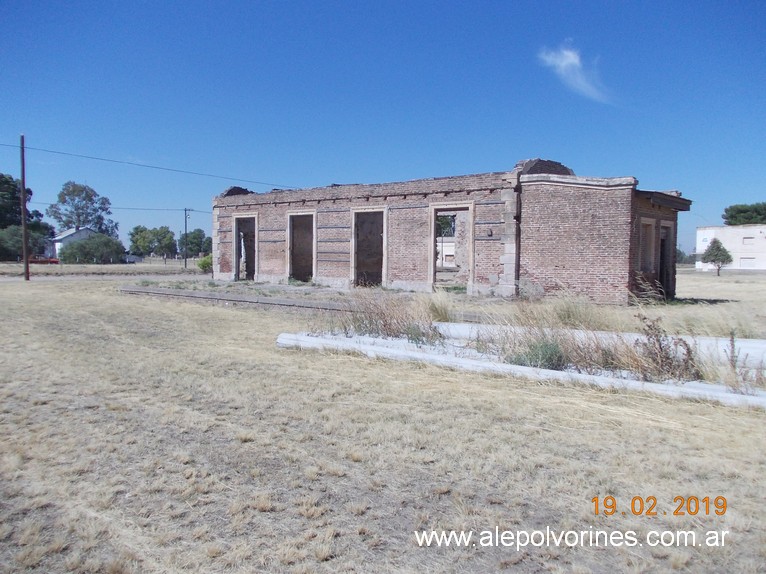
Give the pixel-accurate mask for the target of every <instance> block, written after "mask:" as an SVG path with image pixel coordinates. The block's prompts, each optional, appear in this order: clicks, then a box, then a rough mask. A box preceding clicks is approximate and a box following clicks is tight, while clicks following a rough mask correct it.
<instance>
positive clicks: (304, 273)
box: [289, 214, 314, 283]
mask: <svg viewBox="0 0 766 574" xmlns="http://www.w3.org/2000/svg"><path fill="white" fill-rule="evenodd" d="M289 276H290V278H291V279H295V280H297V281H303V282H306V283H307V282H309V281H311V279H312V278H313V276H314V216H313V215H311V214H308V215H291V216H290V273H289Z"/></svg>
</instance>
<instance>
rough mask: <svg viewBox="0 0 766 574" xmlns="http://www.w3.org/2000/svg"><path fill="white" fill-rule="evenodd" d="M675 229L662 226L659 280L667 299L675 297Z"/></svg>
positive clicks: (658, 269)
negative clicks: (673, 258)
mask: <svg viewBox="0 0 766 574" xmlns="http://www.w3.org/2000/svg"><path fill="white" fill-rule="evenodd" d="M674 247H675V241H673V228H672V227H670V226H669V225H665V224H662V225H660V261H659V265H658V266H657V267H658V268H657V274H658V277H657V280H658V281H659V283H660V286H661V287H662V292H663V293H664V294H665V297H667V298H670V297H673V296H674V295H675V293H674V291H675V288H674V287H675V285H674V281H673V279H674V267H673V265H672V263H671V262H672V259H671V258H672V256H673V248H674Z"/></svg>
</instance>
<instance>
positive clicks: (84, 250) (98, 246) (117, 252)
mask: <svg viewBox="0 0 766 574" xmlns="http://www.w3.org/2000/svg"><path fill="white" fill-rule="evenodd" d="M59 257H60V258H61V261H63V262H64V263H120V262H121V261H123V260H124V258H125V247H124V246H123V244H122V242H121V241H120V240H119V239H115V238H114V237H108V236H106V235H91V236H90V237H88V238H87V239H81V240H80V241H74V242H72V243H70V244H68V245H65V246H64V247H63V248H62V249H61V251H59Z"/></svg>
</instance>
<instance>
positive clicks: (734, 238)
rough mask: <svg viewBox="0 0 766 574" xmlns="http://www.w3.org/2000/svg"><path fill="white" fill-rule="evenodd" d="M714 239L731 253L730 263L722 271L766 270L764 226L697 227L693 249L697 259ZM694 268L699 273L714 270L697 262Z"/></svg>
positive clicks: (706, 264) (711, 266)
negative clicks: (695, 243)
mask: <svg viewBox="0 0 766 574" xmlns="http://www.w3.org/2000/svg"><path fill="white" fill-rule="evenodd" d="M714 238H715V239H718V241H720V242H721V243H722V244H723V246H724V247H725V248H726V250H727V251H728V252H729V253H731V258H732V262H731V263H730V264H729V265H725V266H724V269H761V270H765V269H766V225H762V224H756V225H719V226H710V227H698V228H697V246H696V249H695V251H696V253H697V257H698V259H699V257H700V256H701V255H702V254H703V253H704V252H705V249H707V248H708V245H710V242H711V241H712V240H713V239H714ZM696 267H697V270H700V271H711V270H715V266H714V265H712V264H710V263H702V261H697V263H696Z"/></svg>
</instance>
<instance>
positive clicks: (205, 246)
mask: <svg viewBox="0 0 766 574" xmlns="http://www.w3.org/2000/svg"><path fill="white" fill-rule="evenodd" d="M202 253H204V254H205V255H210V254H211V253H213V238H212V237H205V241H204V242H203V243H202Z"/></svg>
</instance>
